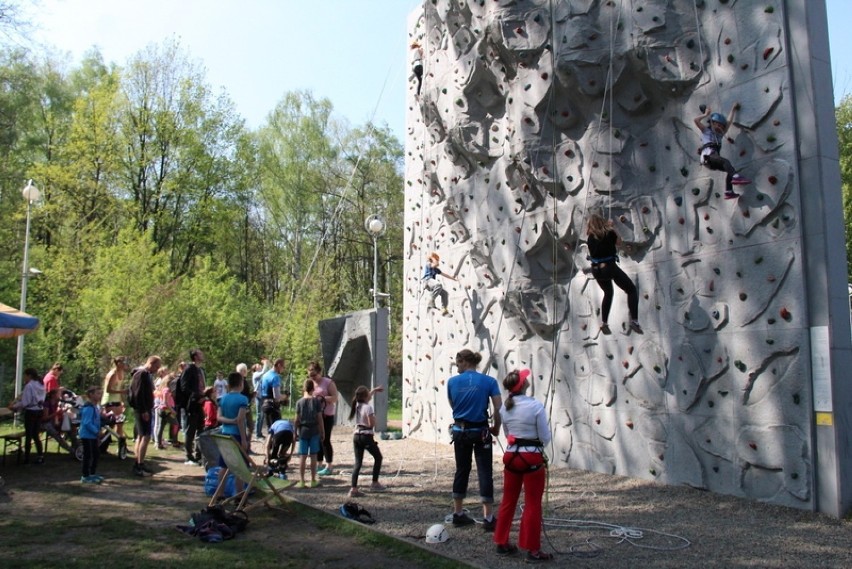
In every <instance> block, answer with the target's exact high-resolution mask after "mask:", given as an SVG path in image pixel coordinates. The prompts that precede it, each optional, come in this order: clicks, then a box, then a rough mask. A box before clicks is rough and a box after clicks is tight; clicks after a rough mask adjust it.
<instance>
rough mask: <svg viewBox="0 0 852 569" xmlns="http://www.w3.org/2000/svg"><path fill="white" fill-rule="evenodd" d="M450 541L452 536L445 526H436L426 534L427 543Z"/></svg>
mask: <svg viewBox="0 0 852 569" xmlns="http://www.w3.org/2000/svg"><path fill="white" fill-rule="evenodd" d="M448 539H450V534H449V533H448V532H447V528H445V527H444V525H443V524H435V525H433V526H432V527H430V528H429V530H428V531H427V532H426V543H444V542H445V541H447V540H448Z"/></svg>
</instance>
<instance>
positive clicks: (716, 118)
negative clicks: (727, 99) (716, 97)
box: [710, 113, 728, 125]
mask: <svg viewBox="0 0 852 569" xmlns="http://www.w3.org/2000/svg"><path fill="white" fill-rule="evenodd" d="M710 121H711V122H717V123H719V124H722V125H727V124H728V119H726V118H725V115H723V114H722V113H713V114H712V115H710Z"/></svg>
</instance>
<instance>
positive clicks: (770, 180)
mask: <svg viewBox="0 0 852 569" xmlns="http://www.w3.org/2000/svg"><path fill="white" fill-rule="evenodd" d="M769 183H770V184H772V185H773V186H774V185H775V184H777V183H778V178H776V177H775V176H769Z"/></svg>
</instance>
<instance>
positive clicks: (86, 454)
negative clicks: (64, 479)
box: [80, 439, 100, 476]
mask: <svg viewBox="0 0 852 569" xmlns="http://www.w3.org/2000/svg"><path fill="white" fill-rule="evenodd" d="M80 443H82V445H83V476H91V475H93V474H94V473H95V472H96V471H97V469H98V455H99V454H100V450H99V449H98V446H99V445H98V439H80Z"/></svg>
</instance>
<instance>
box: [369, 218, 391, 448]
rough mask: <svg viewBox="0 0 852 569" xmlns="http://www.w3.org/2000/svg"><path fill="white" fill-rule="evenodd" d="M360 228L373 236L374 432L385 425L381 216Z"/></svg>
mask: <svg viewBox="0 0 852 569" xmlns="http://www.w3.org/2000/svg"><path fill="white" fill-rule="evenodd" d="M364 229H366V230H367V233H369V234H370V237H372V238H373V314H372V316H371V318H370V320H371V327H372V331H371V334H370V335H371V340H370V350H371V352H372V360H373V362H372V363H373V378H372V382H371V385H372V386H373V387H382V388H383V389H384V390H385V393H377V394H376V397H375V399H374V400H373V401H374V403H373V405H374V407H373V408H374V409H375V411H376V425H375V429H376V431H377V432H383V431H384V430H385V429H387V425H388V399H387V393H386V391H387V388H388V309H387V308H380V307H379V298H380V297H387V296H388V295H387V294H384V293H380V292H379V237H381V236H382V235H383V234H384V232H385V220H384V219H382V217H381V216H380V215H377V214H373V215H371V216H370V217H368V218H367V219H366V221H364Z"/></svg>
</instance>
